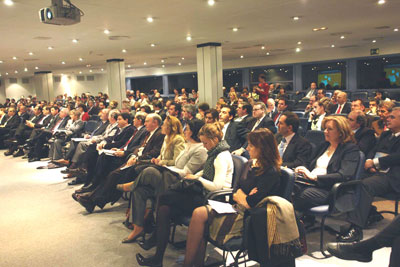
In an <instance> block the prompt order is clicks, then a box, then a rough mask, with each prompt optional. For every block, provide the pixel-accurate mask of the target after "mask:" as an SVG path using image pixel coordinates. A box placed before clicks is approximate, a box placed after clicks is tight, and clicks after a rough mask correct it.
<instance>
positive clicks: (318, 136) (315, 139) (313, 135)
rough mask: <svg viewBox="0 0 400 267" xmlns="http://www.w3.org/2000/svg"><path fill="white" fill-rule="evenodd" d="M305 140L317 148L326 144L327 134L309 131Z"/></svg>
mask: <svg viewBox="0 0 400 267" xmlns="http://www.w3.org/2000/svg"><path fill="white" fill-rule="evenodd" d="M304 138H305V139H307V140H308V141H309V142H310V143H313V144H315V145H316V146H317V147H319V145H320V144H322V143H324V142H325V134H324V132H323V131H317V130H308V131H307V132H306V135H305V136H304Z"/></svg>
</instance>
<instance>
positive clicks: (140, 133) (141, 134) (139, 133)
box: [124, 126, 148, 156]
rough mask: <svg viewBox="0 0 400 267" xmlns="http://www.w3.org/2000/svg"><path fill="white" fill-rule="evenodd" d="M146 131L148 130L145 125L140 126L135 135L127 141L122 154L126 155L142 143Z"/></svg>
mask: <svg viewBox="0 0 400 267" xmlns="http://www.w3.org/2000/svg"><path fill="white" fill-rule="evenodd" d="M147 133H148V131H147V130H146V127H145V126H143V127H142V128H140V130H138V131H137V132H136V133H135V136H134V137H133V139H132V140H131V142H130V143H129V145H128V147H127V148H126V151H125V152H124V155H125V156H127V155H129V154H132V153H133V151H135V149H136V148H138V147H139V146H140V145H141V144H142V143H143V141H144V139H145V138H146V135H147Z"/></svg>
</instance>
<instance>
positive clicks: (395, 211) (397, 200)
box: [394, 198, 399, 216]
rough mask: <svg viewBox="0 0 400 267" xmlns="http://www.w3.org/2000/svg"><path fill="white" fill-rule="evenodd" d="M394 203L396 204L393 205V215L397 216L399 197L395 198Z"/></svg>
mask: <svg viewBox="0 0 400 267" xmlns="http://www.w3.org/2000/svg"><path fill="white" fill-rule="evenodd" d="M394 204H395V205H396V206H395V207H394V215H395V216H397V215H398V214H399V199H398V198H396V200H395V201H394Z"/></svg>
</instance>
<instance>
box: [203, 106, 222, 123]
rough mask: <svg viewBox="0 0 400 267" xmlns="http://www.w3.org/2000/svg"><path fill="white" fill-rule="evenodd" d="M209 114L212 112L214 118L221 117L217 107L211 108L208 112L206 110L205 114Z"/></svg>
mask: <svg viewBox="0 0 400 267" xmlns="http://www.w3.org/2000/svg"><path fill="white" fill-rule="evenodd" d="M207 114H211V116H212V117H213V119H214V120H216V121H217V120H218V118H219V113H218V111H217V110H216V109H215V108H212V109H209V110H207V111H206V112H204V116H206V115H207Z"/></svg>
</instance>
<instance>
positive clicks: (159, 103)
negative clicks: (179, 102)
mask: <svg viewBox="0 0 400 267" xmlns="http://www.w3.org/2000/svg"><path fill="white" fill-rule="evenodd" d="M153 107H156V108H159V109H162V108H163V103H162V102H161V101H158V100H157V101H154V103H153Z"/></svg>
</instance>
